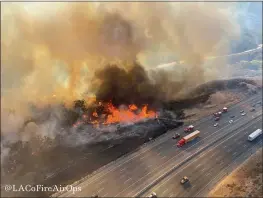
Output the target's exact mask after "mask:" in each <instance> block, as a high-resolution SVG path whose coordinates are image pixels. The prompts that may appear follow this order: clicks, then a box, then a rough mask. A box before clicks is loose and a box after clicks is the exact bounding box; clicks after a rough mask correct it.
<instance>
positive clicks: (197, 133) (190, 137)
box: [177, 130, 200, 147]
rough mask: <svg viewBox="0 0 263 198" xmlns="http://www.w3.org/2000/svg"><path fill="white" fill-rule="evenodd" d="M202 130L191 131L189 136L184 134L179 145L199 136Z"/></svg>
mask: <svg viewBox="0 0 263 198" xmlns="http://www.w3.org/2000/svg"><path fill="white" fill-rule="evenodd" d="M199 135H200V131H198V130H196V131H194V132H193V133H190V134H189V135H187V136H184V137H183V138H182V139H181V140H179V141H178V143H177V146H178V147H182V146H183V145H184V144H186V143H188V142H190V141H192V140H193V139H195V138H197V137H199Z"/></svg>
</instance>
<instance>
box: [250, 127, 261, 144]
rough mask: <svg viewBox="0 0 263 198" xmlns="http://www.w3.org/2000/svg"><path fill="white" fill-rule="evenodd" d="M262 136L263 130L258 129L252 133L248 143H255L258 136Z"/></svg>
mask: <svg viewBox="0 0 263 198" xmlns="http://www.w3.org/2000/svg"><path fill="white" fill-rule="evenodd" d="M261 134H262V130H261V129H257V130H255V131H254V132H253V133H251V134H250V135H249V136H248V138H247V139H248V141H250V142H251V141H253V140H254V139H256V138H257V137H258V136H260V135H261Z"/></svg>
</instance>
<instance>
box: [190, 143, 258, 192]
mask: <svg viewBox="0 0 263 198" xmlns="http://www.w3.org/2000/svg"><path fill="white" fill-rule="evenodd" d="M256 146H258V144H256V145H254V146H252V147H251V148H250V151H252V150H253V148H255V147H256ZM241 156H242V155H241ZM239 158H240V157H238V158H236V159H235V160H234V161H233V162H232V163H230V164H229V165H228V166H227V167H225V168H224V169H223V170H221V171H220V172H219V173H218V174H217V175H216V176H215V177H214V178H213V179H212V180H211V181H210V182H208V184H207V185H206V186H204V187H203V188H201V189H200V190H199V191H198V192H197V193H196V194H195V195H194V196H193V197H198V195H199V194H200V192H201V191H203V190H204V189H205V188H206V187H207V186H208V185H209V184H210V183H211V182H212V181H214V180H215V179H217V178H218V176H219V175H220V174H221V173H222V172H224V171H225V170H227V169H228V168H229V167H230V166H231V165H233V163H235V162H236V161H237V160H238V159H239Z"/></svg>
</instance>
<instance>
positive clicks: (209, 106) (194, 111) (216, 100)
mask: <svg viewBox="0 0 263 198" xmlns="http://www.w3.org/2000/svg"><path fill="white" fill-rule="evenodd" d="M241 99H242V95H239V94H236V93H234V92H228V91H218V92H216V93H214V94H212V95H211V96H210V98H209V99H208V101H207V102H206V103H205V104H200V105H197V106H196V107H194V108H191V109H186V110H185V111H184V112H185V116H186V119H185V121H190V120H191V121H195V120H198V119H200V118H202V117H205V116H208V115H211V114H213V113H214V112H216V111H218V110H219V109H222V108H223V107H224V106H230V105H233V104H235V103H237V102H239V101H240V100H241Z"/></svg>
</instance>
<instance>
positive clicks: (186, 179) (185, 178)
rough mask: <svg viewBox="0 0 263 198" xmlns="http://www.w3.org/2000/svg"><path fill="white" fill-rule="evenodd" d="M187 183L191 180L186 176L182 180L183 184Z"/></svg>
mask: <svg viewBox="0 0 263 198" xmlns="http://www.w3.org/2000/svg"><path fill="white" fill-rule="evenodd" d="M187 182H189V179H188V177H186V176H184V177H183V178H182V179H181V182H180V183H181V184H185V183H187Z"/></svg>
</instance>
